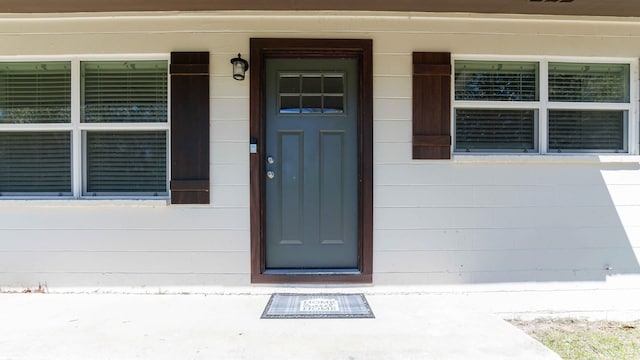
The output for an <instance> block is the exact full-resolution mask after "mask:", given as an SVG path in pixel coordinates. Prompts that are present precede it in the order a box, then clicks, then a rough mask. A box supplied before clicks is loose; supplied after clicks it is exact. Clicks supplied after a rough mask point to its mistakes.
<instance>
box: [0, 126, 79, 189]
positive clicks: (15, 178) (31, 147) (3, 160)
mask: <svg viewBox="0 0 640 360" xmlns="http://www.w3.org/2000/svg"><path fill="white" fill-rule="evenodd" d="M0 194H1V195H21V194H25V195H34V194H40V195H53V196H58V195H70V194H71V133H70V132H40V131H38V132H36V131H29V132H0Z"/></svg>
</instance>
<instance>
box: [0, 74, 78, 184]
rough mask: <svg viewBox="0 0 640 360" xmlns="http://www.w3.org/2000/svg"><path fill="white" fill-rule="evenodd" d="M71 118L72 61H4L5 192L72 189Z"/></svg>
mask: <svg viewBox="0 0 640 360" xmlns="http://www.w3.org/2000/svg"><path fill="white" fill-rule="evenodd" d="M70 122H71V64H70V63H69V62H5V63H0V125H3V127H2V130H0V196H7V195H9V196H11V195H18V196H20V195H25V196H29V195H39V196H68V195H70V194H71V132H70V131H68V130H67V129H53V130H47V131H44V130H43V128H44V127H46V126H50V125H54V126H55V124H62V125H60V126H62V127H66V126H68V125H66V124H69V123H70ZM12 125H15V126H21V127H22V131H15V129H12V127H11V126H12Z"/></svg>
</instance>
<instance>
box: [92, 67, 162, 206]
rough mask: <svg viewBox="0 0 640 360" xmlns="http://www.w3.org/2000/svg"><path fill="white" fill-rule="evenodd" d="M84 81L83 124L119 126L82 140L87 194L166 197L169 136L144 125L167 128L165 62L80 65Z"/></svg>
mask: <svg viewBox="0 0 640 360" xmlns="http://www.w3.org/2000/svg"><path fill="white" fill-rule="evenodd" d="M81 76H82V84H81V93H82V94H81V96H82V99H81V101H82V114H81V121H82V122H83V123H103V124H115V125H112V127H113V129H114V131H104V130H100V131H98V130H95V131H94V130H86V131H85V132H84V134H83V139H84V148H85V152H86V153H85V158H84V162H85V169H86V170H85V187H84V189H85V190H84V194H85V195H89V196H99V195H107V196H108V195H125V196H126V195H128V194H132V193H135V194H137V195H148V196H165V195H166V194H167V193H168V191H167V160H166V158H167V131H166V130H162V131H149V130H150V129H145V125H144V124H149V123H166V122H167V100H168V99H167V62H166V61H127V62H122V61H102V62H82V63H81ZM119 124H123V125H125V124H136V126H135V127H136V129H134V130H131V129H130V128H127V127H123V128H118V125H119Z"/></svg>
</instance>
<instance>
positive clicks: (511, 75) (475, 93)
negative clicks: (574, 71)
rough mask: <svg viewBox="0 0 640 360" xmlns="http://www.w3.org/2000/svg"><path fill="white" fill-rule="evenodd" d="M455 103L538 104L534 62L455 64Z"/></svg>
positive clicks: (461, 62) (470, 62)
mask: <svg viewBox="0 0 640 360" xmlns="http://www.w3.org/2000/svg"><path fill="white" fill-rule="evenodd" d="M455 67H456V71H455V96H456V100H474V101H478V100H482V101H535V100H538V64H537V63H534V62H496V61H456V62H455Z"/></svg>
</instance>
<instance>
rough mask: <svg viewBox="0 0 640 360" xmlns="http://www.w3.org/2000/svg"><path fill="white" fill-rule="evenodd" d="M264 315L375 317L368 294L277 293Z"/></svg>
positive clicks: (284, 317)
mask: <svg viewBox="0 0 640 360" xmlns="http://www.w3.org/2000/svg"><path fill="white" fill-rule="evenodd" d="M261 318H262V319H343V318H352V319H357V318H375V316H374V315H373V312H372V311H371V308H370V307H369V303H367V299H366V298H365V297H364V294H279V293H276V294H273V295H271V298H270V299H269V302H268V303H267V306H266V307H265V309H264V312H263V313H262V317H261Z"/></svg>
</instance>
